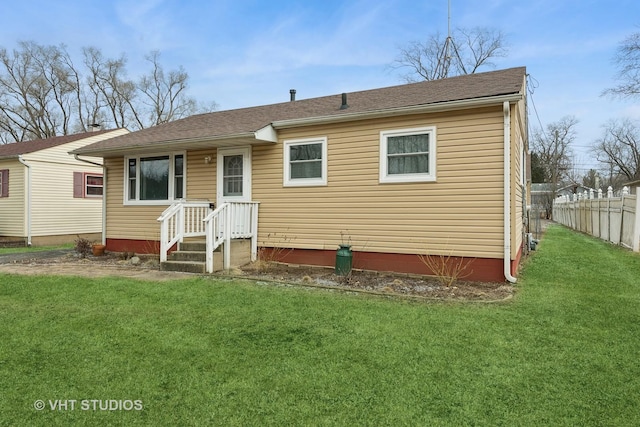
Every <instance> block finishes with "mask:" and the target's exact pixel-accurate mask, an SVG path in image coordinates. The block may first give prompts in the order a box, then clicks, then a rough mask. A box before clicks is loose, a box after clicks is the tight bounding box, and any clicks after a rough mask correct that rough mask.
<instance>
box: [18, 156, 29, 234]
mask: <svg viewBox="0 0 640 427" xmlns="http://www.w3.org/2000/svg"><path fill="white" fill-rule="evenodd" d="M18 161H19V162H20V163H22V164H23V165H24V166H25V167H26V168H27V215H26V216H27V218H26V220H27V246H31V165H29V164H28V163H27V162H26V161H25V160H24V159H23V158H22V154H20V155H19V156H18Z"/></svg>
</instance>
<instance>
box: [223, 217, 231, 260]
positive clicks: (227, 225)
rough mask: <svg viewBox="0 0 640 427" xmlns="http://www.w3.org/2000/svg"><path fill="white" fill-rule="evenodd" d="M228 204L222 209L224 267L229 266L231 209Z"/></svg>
mask: <svg viewBox="0 0 640 427" xmlns="http://www.w3.org/2000/svg"><path fill="white" fill-rule="evenodd" d="M230 207H231V206H230V205H227V207H226V208H225V210H224V248H223V253H224V269H225V270H228V269H229V268H231V209H230Z"/></svg>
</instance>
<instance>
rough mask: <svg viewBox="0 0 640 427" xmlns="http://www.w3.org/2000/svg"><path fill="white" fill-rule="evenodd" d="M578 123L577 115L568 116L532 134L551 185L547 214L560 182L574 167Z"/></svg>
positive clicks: (546, 207) (536, 150) (545, 179)
mask: <svg viewBox="0 0 640 427" xmlns="http://www.w3.org/2000/svg"><path fill="white" fill-rule="evenodd" d="M577 124H578V120H577V119H576V118H575V117H573V116H566V117H563V118H562V119H560V120H559V121H557V122H553V123H550V124H548V125H547V128H546V130H543V129H538V130H536V131H535V132H534V133H533V135H532V151H533V152H535V153H536V155H537V156H538V159H539V165H540V167H541V169H542V171H541V172H542V176H543V179H544V182H546V183H548V184H550V187H551V191H550V197H549V199H548V200H547V201H546V202H545V204H546V206H545V209H547V216H549V214H550V212H551V204H552V203H553V200H554V199H555V198H556V195H557V192H558V188H559V186H560V183H561V182H562V181H563V180H564V179H566V178H568V176H569V174H570V173H571V171H572V169H573V166H572V149H571V144H572V143H573V142H574V141H575V139H576V130H575V127H576V125H577Z"/></svg>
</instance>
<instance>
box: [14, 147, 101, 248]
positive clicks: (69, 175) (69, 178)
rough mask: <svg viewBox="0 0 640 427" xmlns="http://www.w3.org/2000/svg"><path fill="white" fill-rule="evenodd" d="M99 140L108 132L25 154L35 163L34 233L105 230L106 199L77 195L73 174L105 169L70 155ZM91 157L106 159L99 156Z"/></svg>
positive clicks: (33, 181)
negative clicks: (103, 210)
mask: <svg viewBox="0 0 640 427" xmlns="http://www.w3.org/2000/svg"><path fill="white" fill-rule="evenodd" d="M100 137H101V138H100ZM99 139H104V134H101V135H99V136H98V137H95V138H85V139H83V140H80V141H76V142H72V143H69V144H64V145H60V146H57V147H52V148H47V149H45V150H40V151H37V152H35V153H30V154H25V155H24V156H23V158H24V160H25V161H26V162H27V163H29V165H30V166H31V235H32V236H34V237H36V236H52V235H73V234H79V233H100V232H102V198H99V197H98V198H74V197H73V173H74V172H88V173H97V174H101V173H102V168H101V167H99V166H95V165H92V164H89V163H86V162H81V161H78V160H76V159H74V157H73V156H72V155H70V154H69V151H72V150H74V149H76V148H80V147H82V146H84V145H87V144H88V143H92V142H95V141H97V140H99ZM87 159H88V160H91V161H93V162H98V163H101V162H102V159H99V158H87Z"/></svg>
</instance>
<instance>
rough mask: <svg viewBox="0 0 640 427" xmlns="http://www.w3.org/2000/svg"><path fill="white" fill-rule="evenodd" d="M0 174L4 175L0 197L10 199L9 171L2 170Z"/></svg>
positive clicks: (1, 179)
mask: <svg viewBox="0 0 640 427" xmlns="http://www.w3.org/2000/svg"><path fill="white" fill-rule="evenodd" d="M0 174H2V177H0V182H2V188H0V197H9V169H2V170H1V171H0Z"/></svg>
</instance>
